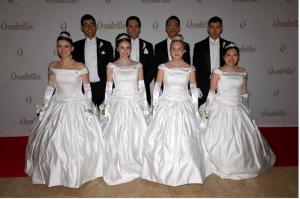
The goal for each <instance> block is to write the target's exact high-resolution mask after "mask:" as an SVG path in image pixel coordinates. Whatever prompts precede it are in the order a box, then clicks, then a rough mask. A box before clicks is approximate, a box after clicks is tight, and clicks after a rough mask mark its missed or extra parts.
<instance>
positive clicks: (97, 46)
mask: <svg viewBox="0 0 300 199" xmlns="http://www.w3.org/2000/svg"><path fill="white" fill-rule="evenodd" d="M96 38H97V43H96V53H97V66H98V67H97V68H98V70H99V66H100V61H101V60H100V48H101V47H100V39H99V38H98V37H96Z"/></svg>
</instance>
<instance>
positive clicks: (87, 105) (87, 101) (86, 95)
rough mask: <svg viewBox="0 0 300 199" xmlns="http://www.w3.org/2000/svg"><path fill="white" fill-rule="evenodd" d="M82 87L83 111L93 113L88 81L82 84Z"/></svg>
mask: <svg viewBox="0 0 300 199" xmlns="http://www.w3.org/2000/svg"><path fill="white" fill-rule="evenodd" d="M83 88H84V98H85V99H84V101H85V103H84V104H85V111H86V112H88V113H90V114H92V113H93V102H92V89H91V85H90V83H85V84H83Z"/></svg>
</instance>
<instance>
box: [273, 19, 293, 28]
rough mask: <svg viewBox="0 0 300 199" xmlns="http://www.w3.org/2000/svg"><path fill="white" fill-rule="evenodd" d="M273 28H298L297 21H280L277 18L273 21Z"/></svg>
mask: <svg viewBox="0 0 300 199" xmlns="http://www.w3.org/2000/svg"><path fill="white" fill-rule="evenodd" d="M273 27H274V28H298V19H288V20H281V19H279V18H276V19H274V21H273Z"/></svg>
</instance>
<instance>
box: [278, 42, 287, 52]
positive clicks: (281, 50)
mask: <svg viewBox="0 0 300 199" xmlns="http://www.w3.org/2000/svg"><path fill="white" fill-rule="evenodd" d="M279 50H280V52H282V53H283V52H285V50H286V44H285V43H283V44H281V46H280V48H279Z"/></svg>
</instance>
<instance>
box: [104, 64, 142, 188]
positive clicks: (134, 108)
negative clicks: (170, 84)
mask: <svg viewBox="0 0 300 199" xmlns="http://www.w3.org/2000/svg"><path fill="white" fill-rule="evenodd" d="M107 67H108V68H111V69H112V71H113V82H114V89H113V91H112V93H110V94H107V89H106V95H105V97H106V99H105V103H107V104H106V106H107V107H108V110H107V111H108V120H107V122H105V123H103V124H104V125H105V128H104V132H103V133H104V141H105V161H104V170H103V172H104V173H103V179H104V181H105V182H106V183H107V184H108V185H117V184H121V183H126V182H130V181H132V180H134V179H136V178H139V177H140V176H141V169H142V161H143V146H144V145H143V143H144V136H145V132H146V128H147V123H146V120H145V115H144V109H143V102H144V101H147V99H146V92H145V90H143V91H141V90H140V89H139V86H138V70H139V69H140V68H142V65H141V64H140V63H138V64H135V65H131V66H117V65H115V64H113V63H109V64H108V65H107ZM141 92H142V93H141ZM108 96H109V99H107V98H108ZM102 121H104V120H102Z"/></svg>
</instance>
